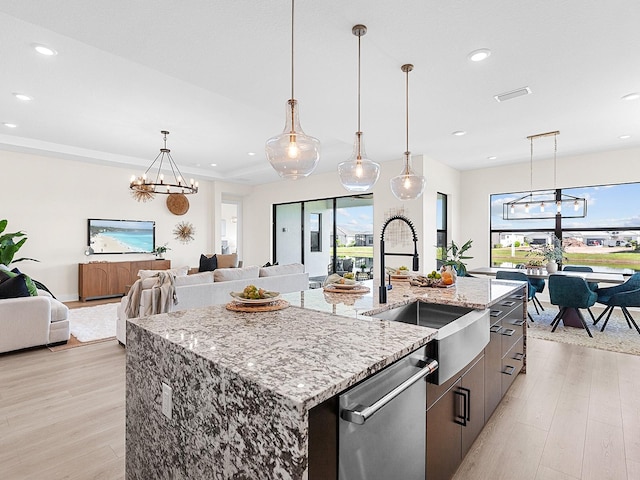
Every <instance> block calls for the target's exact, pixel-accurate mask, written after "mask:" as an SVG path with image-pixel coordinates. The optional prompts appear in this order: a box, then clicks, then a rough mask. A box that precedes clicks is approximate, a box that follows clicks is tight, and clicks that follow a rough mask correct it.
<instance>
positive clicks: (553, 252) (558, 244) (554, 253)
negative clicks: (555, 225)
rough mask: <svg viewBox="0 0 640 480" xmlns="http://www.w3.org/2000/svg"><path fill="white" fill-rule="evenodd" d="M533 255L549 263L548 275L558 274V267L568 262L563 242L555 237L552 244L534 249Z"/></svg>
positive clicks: (547, 265)
mask: <svg viewBox="0 0 640 480" xmlns="http://www.w3.org/2000/svg"><path fill="white" fill-rule="evenodd" d="M531 253H532V254H534V255H536V256H540V257H543V258H544V259H545V260H546V261H547V263H546V269H547V272H548V273H555V272H557V271H558V265H560V264H562V262H563V261H564V260H566V257H565V251H564V246H563V245H562V241H561V240H560V239H559V238H558V237H556V236H555V235H554V236H553V238H552V239H551V243H547V244H545V245H543V246H542V247H541V248H534V249H533V250H532V251H531Z"/></svg>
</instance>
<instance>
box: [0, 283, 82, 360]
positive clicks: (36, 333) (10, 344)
mask: <svg viewBox="0 0 640 480" xmlns="http://www.w3.org/2000/svg"><path fill="white" fill-rule="evenodd" d="M69 338H70V331H69V308H68V307H67V306H66V305H64V304H63V303H60V302H59V301H58V300H56V299H55V298H53V297H52V296H51V294H49V293H48V292H46V291H44V290H38V295H37V296H29V297H19V298H5V299H2V300H0V353H4V352H10V351H13V350H20V349H23V348H29V347H37V346H40V345H51V344H60V343H66V342H67V341H68V340H69Z"/></svg>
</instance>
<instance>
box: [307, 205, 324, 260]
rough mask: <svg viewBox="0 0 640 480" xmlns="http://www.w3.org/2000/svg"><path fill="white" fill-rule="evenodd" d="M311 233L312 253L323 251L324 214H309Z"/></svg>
mask: <svg viewBox="0 0 640 480" xmlns="http://www.w3.org/2000/svg"><path fill="white" fill-rule="evenodd" d="M309 233H310V237H311V251H312V252H321V251H322V214H321V213H311V214H309Z"/></svg>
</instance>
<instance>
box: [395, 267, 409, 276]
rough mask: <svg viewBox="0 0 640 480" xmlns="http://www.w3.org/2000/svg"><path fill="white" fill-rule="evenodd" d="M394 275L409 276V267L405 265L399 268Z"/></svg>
mask: <svg viewBox="0 0 640 480" xmlns="http://www.w3.org/2000/svg"><path fill="white" fill-rule="evenodd" d="M396 275H409V267H407V266H406V265H402V266H400V267H399V268H398V269H397V270H396Z"/></svg>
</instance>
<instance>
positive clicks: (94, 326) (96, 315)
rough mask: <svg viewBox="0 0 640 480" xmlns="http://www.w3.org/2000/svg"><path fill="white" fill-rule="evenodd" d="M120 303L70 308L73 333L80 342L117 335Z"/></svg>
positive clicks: (70, 322) (70, 325) (70, 323)
mask: <svg viewBox="0 0 640 480" xmlns="http://www.w3.org/2000/svg"><path fill="white" fill-rule="evenodd" d="M118 305H119V304H118V303H106V304H103V305H96V306H95V307H82V308H72V309H71V310H69V327H70V329H71V335H73V336H74V337H76V339H77V340H78V341H80V342H92V341H96V340H102V339H105V338H113V337H115V336H116V320H117V318H118V314H117V311H118Z"/></svg>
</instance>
